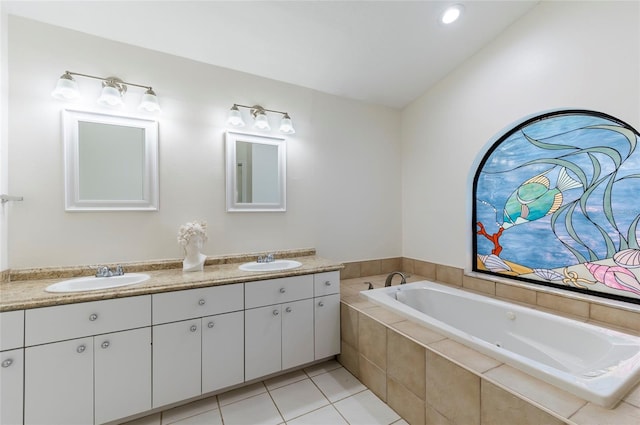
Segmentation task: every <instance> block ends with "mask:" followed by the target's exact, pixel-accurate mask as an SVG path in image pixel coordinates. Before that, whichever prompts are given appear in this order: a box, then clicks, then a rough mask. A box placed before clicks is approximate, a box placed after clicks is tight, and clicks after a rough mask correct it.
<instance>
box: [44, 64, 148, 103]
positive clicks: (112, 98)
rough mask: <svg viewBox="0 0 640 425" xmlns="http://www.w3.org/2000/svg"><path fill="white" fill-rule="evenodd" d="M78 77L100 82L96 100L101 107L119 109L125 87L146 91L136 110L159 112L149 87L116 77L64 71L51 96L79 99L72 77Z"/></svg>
mask: <svg viewBox="0 0 640 425" xmlns="http://www.w3.org/2000/svg"><path fill="white" fill-rule="evenodd" d="M74 75H76V76H80V77H86V78H93V79H94V80H101V81H102V91H101V92H100V97H99V98H98V103H99V104H100V105H103V106H109V107H112V108H115V107H121V106H122V105H123V104H124V101H123V97H124V94H125V93H126V92H127V86H134V87H140V88H143V89H147V90H146V91H145V92H144V94H143V95H142V102H141V103H140V106H138V109H139V110H141V111H147V112H159V111H160V105H159V104H158V97H157V96H156V93H155V92H154V91H153V88H151V87H150V86H143V85H141V84H134V83H127V82H125V81H122V80H121V79H120V78H117V77H106V78H103V77H96V76H93V75H88V74H80V73H79V72H71V71H65V72H64V74H62V76H61V77H60V78H59V79H58V83H57V84H56V88H55V89H54V90H53V92H51V96H53V97H55V98H56V99H60V100H75V99H78V98H79V97H80V91H79V90H78V83H77V82H76V80H75V79H74V78H73V76H74Z"/></svg>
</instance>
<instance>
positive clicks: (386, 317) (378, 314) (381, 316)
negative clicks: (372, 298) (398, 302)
mask: <svg viewBox="0 0 640 425" xmlns="http://www.w3.org/2000/svg"><path fill="white" fill-rule="evenodd" d="M365 314H367V315H368V316H370V317H372V318H374V319H376V320H378V321H379V322H382V323H385V324H391V323H397V322H402V321H405V320H407V319H406V318H405V317H403V316H400V315H399V314H396V313H394V312H393V311H391V310H388V309H386V308H384V307H374V308H368V309H367V310H366V311H365Z"/></svg>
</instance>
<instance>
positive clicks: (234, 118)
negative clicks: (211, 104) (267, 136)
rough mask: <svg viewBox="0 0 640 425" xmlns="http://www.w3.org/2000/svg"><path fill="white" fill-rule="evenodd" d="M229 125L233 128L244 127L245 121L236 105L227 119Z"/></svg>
mask: <svg viewBox="0 0 640 425" xmlns="http://www.w3.org/2000/svg"><path fill="white" fill-rule="evenodd" d="M227 124H229V125H230V126H233V127H244V120H243V119H242V114H240V110H239V109H238V107H237V106H236V105H233V107H232V108H231V110H230V111H229V118H227Z"/></svg>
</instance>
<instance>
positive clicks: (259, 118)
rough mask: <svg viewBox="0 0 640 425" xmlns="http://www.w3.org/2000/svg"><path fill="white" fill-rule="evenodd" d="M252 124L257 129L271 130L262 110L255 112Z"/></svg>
mask: <svg viewBox="0 0 640 425" xmlns="http://www.w3.org/2000/svg"><path fill="white" fill-rule="evenodd" d="M253 126H254V127H255V128H257V129H258V130H271V126H270V125H269V120H268V119H267V114H265V113H264V111H263V112H258V113H257V114H256V121H255V122H254V123H253Z"/></svg>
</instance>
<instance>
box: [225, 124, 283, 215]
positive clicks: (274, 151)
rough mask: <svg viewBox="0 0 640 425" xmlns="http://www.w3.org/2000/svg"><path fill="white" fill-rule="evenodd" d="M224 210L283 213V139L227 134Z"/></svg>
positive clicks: (230, 132)
mask: <svg viewBox="0 0 640 425" xmlns="http://www.w3.org/2000/svg"><path fill="white" fill-rule="evenodd" d="M226 153H227V211H286V158H287V155H286V145H285V140H284V139H283V138H278V137H268V136H259V135H255V134H246V133H236V132H232V131H229V132H227V135H226Z"/></svg>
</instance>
